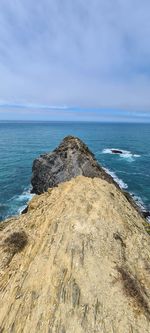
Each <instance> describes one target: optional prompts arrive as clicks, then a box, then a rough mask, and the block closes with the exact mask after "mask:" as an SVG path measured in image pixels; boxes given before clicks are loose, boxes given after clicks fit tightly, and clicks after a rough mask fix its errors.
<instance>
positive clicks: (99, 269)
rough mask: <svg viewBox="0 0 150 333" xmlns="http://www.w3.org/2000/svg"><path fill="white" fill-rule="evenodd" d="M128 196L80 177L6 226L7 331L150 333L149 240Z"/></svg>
mask: <svg viewBox="0 0 150 333" xmlns="http://www.w3.org/2000/svg"><path fill="white" fill-rule="evenodd" d="M143 221H144V220H143V219H142V218H141V216H140V215H139V214H138V212H137V211H136V210H135V209H134V207H133V206H132V205H131V204H130V203H129V202H128V200H127V199H126V198H125V196H124V195H123V194H122V193H121V191H120V190H119V189H118V188H117V187H116V186H114V184H111V183H108V182H107V181H106V180H103V179H100V178H93V179H92V178H86V177H83V176H79V177H77V178H75V179H72V180H71V181H68V182H65V183H63V184H60V185H59V186H58V187H55V188H53V189H49V190H48V192H47V193H44V194H42V195H39V196H35V197H34V198H33V199H32V201H31V202H30V204H29V209H28V212H27V214H25V215H22V216H20V217H18V218H13V219H10V220H9V221H6V222H4V223H2V224H1V225H0V227H1V231H0V237H1V238H0V239H1V246H0V272H1V276H0V299H1V302H0V328H1V329H0V331H1V332H4V333H5V332H6V333H10V332H11V333H12V332H15V333H16V332H19V333H20V332H24V333H29V332H32V333H38V332H42V333H45V332H47V333H83V332H86V333H111V332H112V333H129V332H132V333H135V332H136V333H145V332H147V333H148V332H150V289H149V288H150V278H149V276H150V238H149V235H148V234H147V233H146V231H145V229H144V227H143Z"/></svg>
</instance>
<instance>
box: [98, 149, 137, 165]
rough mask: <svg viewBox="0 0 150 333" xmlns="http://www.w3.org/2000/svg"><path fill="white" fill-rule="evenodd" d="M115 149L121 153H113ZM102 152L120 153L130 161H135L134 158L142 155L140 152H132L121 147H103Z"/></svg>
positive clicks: (120, 155)
mask: <svg viewBox="0 0 150 333" xmlns="http://www.w3.org/2000/svg"><path fill="white" fill-rule="evenodd" d="M113 150H118V151H120V153H116V154H115V153H113ZM102 153H103V154H112V155H119V157H121V158H125V159H127V160H128V161H129V162H132V161H134V158H137V157H140V155H138V154H132V153H131V152H130V151H128V150H123V149H119V148H105V149H103V151H102Z"/></svg>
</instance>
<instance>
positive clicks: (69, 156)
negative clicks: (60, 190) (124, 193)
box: [31, 136, 117, 194]
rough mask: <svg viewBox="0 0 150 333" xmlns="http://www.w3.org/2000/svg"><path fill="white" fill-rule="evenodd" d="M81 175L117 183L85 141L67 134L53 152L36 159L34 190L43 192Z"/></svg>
mask: <svg viewBox="0 0 150 333" xmlns="http://www.w3.org/2000/svg"><path fill="white" fill-rule="evenodd" d="M79 175H83V176H85V177H90V178H94V177H98V178H101V179H106V180H107V181H108V182H109V183H114V184H116V183H115V182H114V180H113V178H112V177H111V176H110V175H109V174H107V173H106V172H105V171H104V169H103V168H102V167H101V166H100V165H99V163H98V162H97V161H96V158H95V156H94V154H93V153H92V152H91V151H90V150H89V148H88V147H87V146H86V144H85V143H84V142H83V141H81V140H80V139H79V138H76V137H73V136H67V137H65V138H64V139H63V141H62V142H61V143H60V145H59V146H58V148H56V149H55V150H54V151H53V152H51V153H47V154H43V155H41V156H40V157H39V158H37V159H36V160H35V161H34V163H33V168H32V180H31V184H32V187H33V189H32V192H33V193H36V194H41V193H43V192H46V191H47V190H48V188H49V187H55V186H57V185H58V184H59V183H62V182H65V181H67V180H70V179H71V178H74V177H77V176H79ZM116 186H117V184H116Z"/></svg>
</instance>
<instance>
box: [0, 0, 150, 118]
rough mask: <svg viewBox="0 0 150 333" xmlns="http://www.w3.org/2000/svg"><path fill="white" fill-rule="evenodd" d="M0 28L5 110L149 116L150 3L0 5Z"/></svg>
mask: <svg viewBox="0 0 150 333" xmlns="http://www.w3.org/2000/svg"><path fill="white" fill-rule="evenodd" d="M0 27H1V28H0V100H1V101H5V102H4V104H5V105H7V104H8V105H10V106H11V104H12V103H13V105H15V104H19V105H28V106H30V104H34V105H52V106H53V105H57V106H65V105H67V106H68V107H69V106H77V105H79V106H80V107H81V108H85V109H86V108H91V109H92V108H97V109H102V110H104V109H110V108H111V109H112V110H114V109H118V110H132V112H133V114H134V113H135V112H136V111H137V112H139V114H140V112H142V111H143V112H146V115H147V114H149V112H150V98H149V91H150V43H149V40H150V1H149V0H143V1H140V0H126V1H124V0H114V1H112V0H86V1H85V0H76V1H70V0H55V1H54V0H42V1H41V0H22V1H20V0H13V1H12V0H1V1H0ZM1 107H2V103H1ZM30 109H32V108H30ZM61 111H62V110H61ZM3 112H4V111H3ZM12 112H14V111H12ZM15 112H17V111H15ZM112 112H113V111H112ZM120 112H121V111H120ZM31 113H32V114H34V112H33V111H31ZM84 114H85V113H84ZM0 115H1V112H0ZM138 117H139V116H138Z"/></svg>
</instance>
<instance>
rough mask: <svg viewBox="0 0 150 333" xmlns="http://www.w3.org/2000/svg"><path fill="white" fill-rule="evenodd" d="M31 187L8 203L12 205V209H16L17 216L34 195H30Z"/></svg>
mask: <svg viewBox="0 0 150 333" xmlns="http://www.w3.org/2000/svg"><path fill="white" fill-rule="evenodd" d="M31 189H32V188H31V186H30V187H29V188H25V190H24V191H23V192H22V193H21V194H20V195H15V196H14V197H12V198H11V199H10V200H9V201H11V202H12V203H13V206H14V207H18V206H19V208H18V210H17V212H18V214H21V212H22V211H23V210H24V209H25V208H26V206H27V203H28V202H29V201H30V200H31V199H32V198H33V196H34V194H32V193H31Z"/></svg>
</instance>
